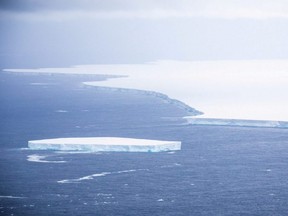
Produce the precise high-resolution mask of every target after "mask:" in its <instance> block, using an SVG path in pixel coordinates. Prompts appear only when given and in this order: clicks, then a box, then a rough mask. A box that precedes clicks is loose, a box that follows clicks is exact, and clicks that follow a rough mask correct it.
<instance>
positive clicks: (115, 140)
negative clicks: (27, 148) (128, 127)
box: [29, 137, 176, 146]
mask: <svg viewBox="0 0 288 216" xmlns="http://www.w3.org/2000/svg"><path fill="white" fill-rule="evenodd" d="M175 142H176V141H160V140H149V139H133V138H122V137H73V138H55V139H43V140H31V141H29V143H37V144H47V143H49V144H51V145H53V144H64V145H69V144H76V145H136V146H141V145H145V146H149V145H150V146H156V145H163V144H169V143H175Z"/></svg>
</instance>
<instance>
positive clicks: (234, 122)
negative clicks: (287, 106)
mask: <svg viewBox="0 0 288 216" xmlns="http://www.w3.org/2000/svg"><path fill="white" fill-rule="evenodd" d="M184 119H186V120H187V123H188V124H191V125H218V126H240V127H270V128H288V122H287V121H272V120H248V119H220V118H201V117H195V116H187V117H184Z"/></svg>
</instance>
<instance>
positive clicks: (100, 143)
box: [28, 137, 181, 152]
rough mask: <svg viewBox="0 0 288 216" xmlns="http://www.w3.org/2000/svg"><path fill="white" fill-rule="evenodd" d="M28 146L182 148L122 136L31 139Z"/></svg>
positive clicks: (174, 143)
mask: <svg viewBox="0 0 288 216" xmlns="http://www.w3.org/2000/svg"><path fill="white" fill-rule="evenodd" d="M28 147H29V148H30V149H32V150H60V151H89V152H99V151H101V152H102V151H105V152H107V151H108V152H162V151H175V150H180V149H181V142H179V141H160V140H148V139H132V138H122V137H83V138H81V137H76V138H56V139H43V140H31V141H29V142H28Z"/></svg>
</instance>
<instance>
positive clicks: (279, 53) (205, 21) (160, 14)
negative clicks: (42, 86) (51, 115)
mask: <svg viewBox="0 0 288 216" xmlns="http://www.w3.org/2000/svg"><path fill="white" fill-rule="evenodd" d="M0 8H1V10H0V24H1V36H0V40H1V41H0V43H1V48H2V49H1V51H0V55H1V59H2V62H1V65H4V66H5V65H11V66H13V64H17V65H19V67H20V66H22V65H23V66H25V65H27V66H33V65H35V66H36V65H37V66H41V65H43V66H54V65H55V66H57V65H62V64H64V65H71V64H93V63H122V62H123V63H133V62H138V63H139V62H145V61H153V60H157V59H176V60H181V59H183V60H218V59H277V58H288V43H287V40H286V36H287V35H288V28H287V26H288V2H287V1H286V0H273V1H271V0H241V1H240V0H205V1H203V0H177V1H175V0H173V1H172V0H137V1H136V0H49V1H46V0H0ZM4 66H2V67H4Z"/></svg>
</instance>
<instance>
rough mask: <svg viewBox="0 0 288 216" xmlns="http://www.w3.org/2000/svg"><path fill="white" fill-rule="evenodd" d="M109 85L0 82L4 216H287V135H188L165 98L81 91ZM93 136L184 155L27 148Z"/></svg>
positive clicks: (6, 76)
mask: <svg viewBox="0 0 288 216" xmlns="http://www.w3.org/2000/svg"><path fill="white" fill-rule="evenodd" d="M105 78H106V77H105V76H104V75H103V76H100V75H97V76H96V75H94V76H92V75H90V76H84V75H83V76H81V75H60V74H58V75H37V74H36V75H35V74H34V75H33V74H20V73H19V74H17V73H3V72H2V73H0V104H1V105H0V119H1V124H0V127H1V130H0V153H1V156H0V166H1V176H0V215H11V216H12V215H13V216H16V215H20V216H25V215H69V216H70V215H71V216H72V215H79V216H80V215H96V216H108V215H109V216H110V215H112V216H134V215H136V216H146V215H147V216H148V215H149V216H150V215H151V216H154V215H155V216H178V215H179V216H189V215H197V216H198V215H200V216H201V215H205V216H206V215H213V216H215V215H216V216H218V215H219V216H220V215H221V216H225V215H233V216H234V215H253V216H254V215H259V216H260V215H261V216H265V215H267V216H268V215H271V216H272V215H273V216H280V215H283V216H284V215H287V214H288V182H287V177H288V169H287V164H288V133H287V129H280V128H253V127H231V126H230V127H224V126H203V125H202V126H197V125H187V124H185V121H183V120H182V117H183V116H186V115H188V113H187V112H186V111H185V110H183V109H181V108H179V107H177V106H176V105H173V104H170V103H166V102H165V101H163V99H161V98H157V97H153V96H151V95H150V96H149V95H145V94H137V93H135V92H134V93H133V92H118V91H112V90H107V89H97V88H94V87H88V86H85V85H82V84H81V82H83V81H95V80H104V79H105ZM195 108H197V107H195ZM89 136H109V137H110V136H115V137H129V138H144V139H159V140H179V141H182V150H181V151H175V152H160V153H123V152H118V153H116V152H114V153H112V152H111V153H108V152H105V153H104V152H103V153H88V152H84V153H79V152H58V151H32V150H29V149H28V148H27V142H28V140H36V139H48V138H57V137H89Z"/></svg>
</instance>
